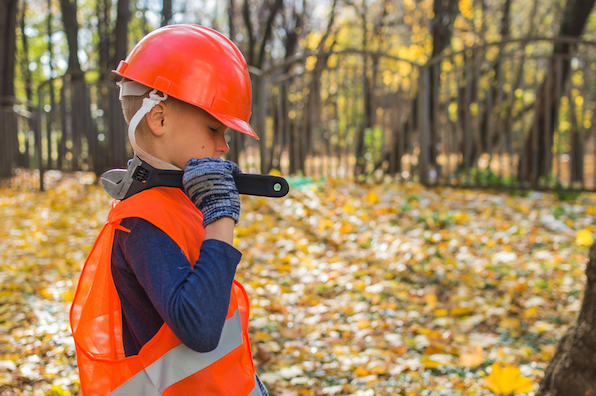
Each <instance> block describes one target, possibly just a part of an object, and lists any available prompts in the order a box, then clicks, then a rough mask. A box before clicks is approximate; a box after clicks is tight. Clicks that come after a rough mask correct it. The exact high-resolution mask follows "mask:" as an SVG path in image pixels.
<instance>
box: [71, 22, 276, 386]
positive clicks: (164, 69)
mask: <svg viewBox="0 0 596 396" xmlns="http://www.w3.org/2000/svg"><path fill="white" fill-rule="evenodd" d="M114 72H115V73H116V74H117V75H119V76H122V77H123V80H122V82H121V83H120V86H121V101H122V108H123V112H124V116H125V118H126V121H127V122H128V123H129V130H128V133H129V140H130V143H131V146H132V148H133V149H134V151H135V154H136V155H137V156H138V157H140V158H141V159H143V160H144V161H146V162H147V163H149V164H150V165H152V166H153V167H155V168H159V169H172V170H176V169H178V170H180V169H184V176H183V184H184V190H185V191H182V190H181V189H178V188H174V187H155V188H150V189H146V190H144V191H141V192H140V193H137V194H135V195H132V196H130V197H128V198H126V199H123V200H121V201H118V200H115V201H114V202H113V204H112V209H111V210H110V213H109V215H108V220H107V222H106V224H105V225H104V227H103V228H102V230H101V232H100V234H99V236H98V237H97V240H96V242H95V245H94V247H93V249H92V250H91V253H90V254H89V257H88V258H87V261H86V263H85V267H84V269H83V272H82V274H81V278H80V281H79V286H78V289H77V292H76V295H75V299H74V302H73V305H72V308H71V326H72V331H73V336H74V340H75V345H76V350H77V363H78V366H79V372H80V378H81V388H82V394H83V395H84V396H90V395H122V396H135V395H138V396H141V395H143V396H153V395H176V396H180V395H238V396H240V395H242V396H245V395H250V396H260V395H267V391H266V390H265V388H264V386H263V385H262V383H261V381H260V380H259V378H258V377H257V376H256V373H255V368H254V365H253V361H252V355H251V350H250V343H249V340H248V332H247V327H248V313H249V307H248V305H249V300H248V297H247V295H246V292H245V290H244V288H243V287H242V286H241V285H240V283H238V282H237V281H235V280H234V274H235V271H236V266H237V265H238V263H239V262H240V258H241V253H240V252H239V251H238V250H236V249H235V248H234V247H233V246H232V241H233V233H234V225H235V223H236V222H238V217H239V215H240V199H239V196H238V191H237V189H236V185H235V183H234V179H233V174H234V173H235V172H239V169H238V167H237V166H236V164H234V163H233V162H230V161H223V160H221V159H220V157H221V155H222V154H225V153H227V152H228V149H229V148H228V145H227V143H226V140H225V137H224V132H225V130H226V128H232V129H235V130H237V131H240V132H242V133H245V134H247V135H249V136H252V137H254V138H257V139H258V137H257V135H256V133H255V132H254V131H253V129H252V128H251V127H250V125H249V124H248V120H249V118H250V108H251V85H250V77H249V74H248V69H247V66H246V62H245V60H244V58H243V56H242V54H241V53H240V51H239V50H238V48H236V46H235V45H234V44H233V43H232V42H231V41H230V40H228V39H227V38H225V37H224V36H223V35H221V34H220V33H218V32H216V31H214V30H211V29H208V28H205V27H201V26H195V25H174V26H167V27H164V28H160V29H158V30H156V31H154V32H152V33H150V34H149V35H147V36H146V37H144V38H143V39H142V40H141V41H140V42H139V43H138V44H137V45H136V46H135V48H134V49H133V50H132V52H131V53H130V54H129V56H128V57H127V58H126V60H125V61H122V62H121V63H120V65H119V66H118V68H117V69H116V70H115V71H114Z"/></svg>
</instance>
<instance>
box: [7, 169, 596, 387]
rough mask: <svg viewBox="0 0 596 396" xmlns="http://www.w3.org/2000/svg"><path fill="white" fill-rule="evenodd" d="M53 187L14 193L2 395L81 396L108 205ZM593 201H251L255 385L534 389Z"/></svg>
mask: <svg viewBox="0 0 596 396" xmlns="http://www.w3.org/2000/svg"><path fill="white" fill-rule="evenodd" d="M48 176H49V177H50V179H51V180H49V182H50V189H49V191H47V192H44V193H39V192H36V191H35V189H34V188H35V182H34V181H33V179H32V177H31V175H29V176H27V175H26V174H22V175H21V176H19V177H20V179H19V181H18V182H13V185H12V188H9V187H6V186H5V187H0V222H1V223H0V224H1V226H0V395H2V396H5V395H54V396H67V395H71V394H72V395H76V394H78V393H79V385H78V376H77V369H76V362H75V354H74V346H73V341H72V337H71V334H70V330H69V326H68V309H69V306H70V302H71V300H72V298H73V293H74V290H75V287H76V283H77V277H78V274H79V272H80V270H81V267H82V265H83V263H84V260H85V257H86V255H87V253H88V251H89V249H90V248H91V246H92V244H93V242H94V238H95V236H96V235H97V233H98V231H99V229H100V227H101V225H102V223H103V222H104V221H105V219H106V216H107V211H108V207H109V203H110V199H109V197H108V196H107V194H105V193H104V192H103V190H102V189H101V188H100V187H98V186H96V185H94V184H90V183H92V181H93V178H92V177H91V176H89V175H87V174H70V175H61V174H58V173H50V174H49V175H48ZM594 198H595V197H594V195H590V194H583V195H581V196H580V197H578V198H576V199H574V200H570V201H559V200H557V199H555V197H554V196H553V195H552V194H549V193H529V194H526V196H513V195H510V194H507V193H500V192H496V191H493V192H489V191H471V190H457V189H450V188H449V189H447V188H445V189H440V188H437V189H425V188H423V187H422V186H420V185H418V184H397V183H394V184H391V183H384V184H378V185H361V184H360V185H359V184H352V183H349V182H343V181H340V180H337V181H327V182H317V183H310V184H304V185H301V186H298V185H294V188H293V189H292V191H291V192H290V194H289V196H288V197H286V198H284V199H279V200H276V199H265V198H254V197H244V198H243V202H242V203H243V207H242V209H243V212H242V218H241V220H240V224H239V226H238V227H237V228H236V246H237V247H238V248H239V249H240V250H241V251H242V252H243V260H242V262H241V264H240V268H239V270H238V274H237V278H238V280H239V281H241V282H242V283H243V284H244V285H245V286H246V288H247V291H248V293H249V296H250V298H251V305H252V312H251V328H250V332H251V340H252V343H253V345H252V346H253V353H254V356H255V364H256V367H257V371H258V372H259V374H260V376H261V378H262V379H263V381H264V382H265V384H266V385H267V387H268V388H269V390H270V392H271V394H272V395H311V394H314V395H365V396H372V395H491V394H494V393H493V391H494V392H497V393H498V392H505V390H503V391H499V389H503V388H499V387H500V386H507V384H509V385H511V384H512V383H514V382H515V381H514V380H515V379H516V378H517V380H519V384H520V385H519V387H518V388H516V389H509V390H507V392H509V391H513V392H528V391H535V390H536V389H537V385H538V381H539V379H540V377H541V375H542V372H543V370H544V368H545V367H546V364H547V363H548V361H549V360H550V359H551V357H552V355H553V353H554V348H555V345H556V342H557V340H558V339H559V338H560V337H561V335H562V334H563V333H564V331H565V330H566V328H567V327H568V325H569V324H570V323H571V322H572V321H573V320H574V319H575V316H576V314H577V312H578V310H579V306H580V303H581V298H582V291H583V285H584V272H583V270H584V266H585V262H586V258H587V252H588V245H589V244H590V243H591V232H593V231H595V230H596V222H595V220H596V209H595V207H594V206H592V205H593V204H594V202H595V201H594ZM494 363H498V364H502V365H503V366H506V367H507V368H506V369H505V370H503V371H501V370H496V369H495V367H498V366H495V365H493V364H494ZM491 365H492V367H491ZM517 369H519V372H518V371H517ZM489 372H492V373H489ZM524 377H525V378H528V380H527V381H529V382H531V383H532V385H530V386H528V385H527V381H526V382H524V380H523V378H524ZM512 378H513V379H512ZM522 383H524V384H525V385H521V384H522ZM491 389H492V390H491ZM530 394H531V392H530Z"/></svg>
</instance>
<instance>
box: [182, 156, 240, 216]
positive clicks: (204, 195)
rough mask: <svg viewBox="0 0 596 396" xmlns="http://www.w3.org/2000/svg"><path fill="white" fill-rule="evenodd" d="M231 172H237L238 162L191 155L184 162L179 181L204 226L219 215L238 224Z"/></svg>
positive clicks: (236, 201)
mask: <svg viewBox="0 0 596 396" xmlns="http://www.w3.org/2000/svg"><path fill="white" fill-rule="evenodd" d="M234 173H241V172H240V169H239V168H238V165H236V164H235V163H233V162H232V161H224V160H222V159H218V158H211V157H205V158H201V159H197V158H191V159H190V160H189V161H188V162H187V163H186V167H185V169H184V176H183V177H182V184H183V185H184V191H185V192H186V195H188V197H189V198H190V200H191V201H192V202H193V203H194V204H195V206H196V207H197V208H198V209H199V210H200V211H201V213H202V214H203V226H204V227H206V226H208V225H209V224H211V223H213V222H214V221H216V220H219V219H221V218H223V217H230V218H232V219H234V222H235V223H236V224H238V218H239V217H240V196H239V195H238V189H237V188H236V183H235V182H234V177H233V176H232V175H233V174H234Z"/></svg>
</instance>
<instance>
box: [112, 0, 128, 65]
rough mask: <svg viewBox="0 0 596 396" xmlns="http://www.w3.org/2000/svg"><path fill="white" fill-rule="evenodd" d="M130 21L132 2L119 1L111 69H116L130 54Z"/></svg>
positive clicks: (126, 0)
mask: <svg viewBox="0 0 596 396" xmlns="http://www.w3.org/2000/svg"><path fill="white" fill-rule="evenodd" d="M129 21H130V0H118V15H117V16H116V27H115V29H114V33H115V34H114V45H115V48H114V60H113V62H112V65H111V68H113V69H115V68H116V67H117V66H118V63H120V61H121V60H124V58H126V54H127V52H128V47H127V43H128V22H129Z"/></svg>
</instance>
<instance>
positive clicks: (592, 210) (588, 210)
mask: <svg viewBox="0 0 596 396" xmlns="http://www.w3.org/2000/svg"><path fill="white" fill-rule="evenodd" d="M586 214H588V215H594V214H596V207H595V206H593V205H590V206H588V207H587V208H586Z"/></svg>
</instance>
